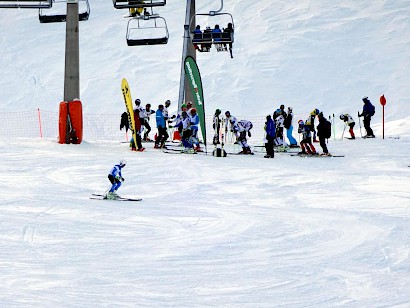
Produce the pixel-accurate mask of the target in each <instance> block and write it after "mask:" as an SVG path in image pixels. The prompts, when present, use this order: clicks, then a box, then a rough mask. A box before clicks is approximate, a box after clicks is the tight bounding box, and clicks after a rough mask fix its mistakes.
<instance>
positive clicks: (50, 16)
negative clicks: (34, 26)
mask: <svg viewBox="0 0 410 308" xmlns="http://www.w3.org/2000/svg"><path fill="white" fill-rule="evenodd" d="M53 2H54V4H55V6H56V5H58V6H57V7H58V8H63V11H64V13H62V10H61V9H60V10H59V12H58V13H56V12H53V11H51V12H50V11H47V12H44V11H43V10H42V9H40V10H39V12H38V18H39V20H40V23H52V22H65V21H66V19H67V12H66V6H67V4H66V1H65V0H53ZM78 3H79V4H80V3H84V4H85V5H81V9H82V10H81V11H79V13H78V20H79V21H84V20H88V18H89V16H90V4H89V3H88V0H79V1H78ZM79 10H80V5H79Z"/></svg>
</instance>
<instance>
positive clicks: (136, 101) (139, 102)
mask: <svg viewBox="0 0 410 308" xmlns="http://www.w3.org/2000/svg"><path fill="white" fill-rule="evenodd" d="M139 104H141V100H140V99H139V98H137V99H136V100H135V105H137V106H138V105H139Z"/></svg>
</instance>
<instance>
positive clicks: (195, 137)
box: [188, 108, 202, 152]
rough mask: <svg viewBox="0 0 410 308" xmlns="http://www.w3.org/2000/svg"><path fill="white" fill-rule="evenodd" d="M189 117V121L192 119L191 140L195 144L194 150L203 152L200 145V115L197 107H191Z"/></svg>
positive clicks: (190, 126)
mask: <svg viewBox="0 0 410 308" xmlns="http://www.w3.org/2000/svg"><path fill="white" fill-rule="evenodd" d="M188 117H189V121H190V123H189V128H190V129H191V131H192V133H191V137H190V141H191V143H192V144H194V145H195V148H194V150H195V151H196V152H202V149H201V147H200V145H199V140H198V129H199V127H198V125H199V117H198V114H197V112H196V109H195V108H191V109H190V111H189V114H188Z"/></svg>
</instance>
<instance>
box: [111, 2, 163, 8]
mask: <svg viewBox="0 0 410 308" xmlns="http://www.w3.org/2000/svg"><path fill="white" fill-rule="evenodd" d="M112 3H113V4H114V7H115V8H116V9H131V8H141V7H154V6H164V5H166V4H167V1H166V0H112Z"/></svg>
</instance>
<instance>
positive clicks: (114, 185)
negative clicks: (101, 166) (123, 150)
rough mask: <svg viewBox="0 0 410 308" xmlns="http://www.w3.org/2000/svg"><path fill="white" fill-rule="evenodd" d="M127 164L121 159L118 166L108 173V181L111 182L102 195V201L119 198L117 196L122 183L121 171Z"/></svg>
mask: <svg viewBox="0 0 410 308" xmlns="http://www.w3.org/2000/svg"><path fill="white" fill-rule="evenodd" d="M126 164H127V162H126V161H125V159H121V160H120V162H119V164H117V165H115V166H114V167H113V168H112V169H111V171H110V173H109V174H108V179H109V180H110V182H111V188H110V189H109V190H108V191H107V192H106V194H105V195H104V199H110V200H114V199H116V198H120V196H119V195H118V194H117V190H118V188H120V186H121V184H122V182H124V178H123V177H122V174H121V169H122V168H124V167H125V165H126Z"/></svg>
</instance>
